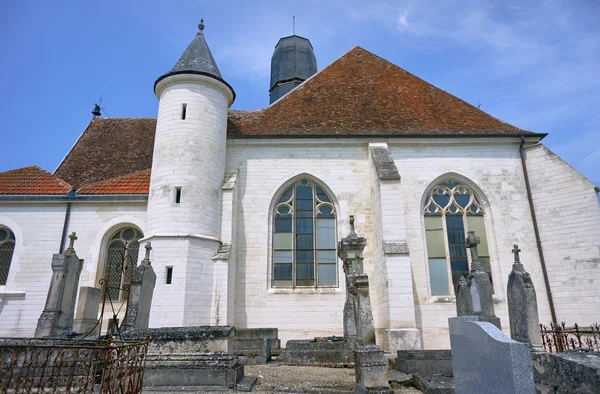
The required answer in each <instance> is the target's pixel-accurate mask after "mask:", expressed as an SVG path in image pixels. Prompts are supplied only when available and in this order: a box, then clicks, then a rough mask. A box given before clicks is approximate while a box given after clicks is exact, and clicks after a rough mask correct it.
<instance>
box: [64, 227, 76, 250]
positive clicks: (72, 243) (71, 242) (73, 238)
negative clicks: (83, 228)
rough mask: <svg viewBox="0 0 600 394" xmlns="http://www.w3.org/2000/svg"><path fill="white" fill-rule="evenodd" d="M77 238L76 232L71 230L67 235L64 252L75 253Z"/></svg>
mask: <svg viewBox="0 0 600 394" xmlns="http://www.w3.org/2000/svg"><path fill="white" fill-rule="evenodd" d="M76 240H77V233H75V231H73V232H72V233H71V235H69V247H68V248H67V250H65V254H73V253H75V248H74V246H75V241H76Z"/></svg>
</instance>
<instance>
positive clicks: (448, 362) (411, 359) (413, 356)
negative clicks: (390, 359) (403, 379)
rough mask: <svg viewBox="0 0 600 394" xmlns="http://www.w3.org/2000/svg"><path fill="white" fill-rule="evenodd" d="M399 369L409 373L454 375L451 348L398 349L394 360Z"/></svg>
mask: <svg viewBox="0 0 600 394" xmlns="http://www.w3.org/2000/svg"><path fill="white" fill-rule="evenodd" d="M394 365H395V368H396V369H397V370H398V371H401V372H404V373H409V374H414V373H417V374H421V375H445V376H452V353H451V352H450V350H398V357H397V358H396V360H395V361H394Z"/></svg>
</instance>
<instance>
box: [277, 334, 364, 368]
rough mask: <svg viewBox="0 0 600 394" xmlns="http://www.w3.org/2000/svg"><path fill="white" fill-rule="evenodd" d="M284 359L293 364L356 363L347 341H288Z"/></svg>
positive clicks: (332, 364)
mask: <svg viewBox="0 0 600 394" xmlns="http://www.w3.org/2000/svg"><path fill="white" fill-rule="evenodd" d="M282 361H283V362H284V363H286V364H292V365H323V366H325V365H327V366H344V365H350V364H353V363H354V354H353V352H352V350H351V348H350V347H349V346H348V344H347V342H346V341H337V342H313V341H310V340H291V341H287V344H286V348H285V351H284V352H283V354H282Z"/></svg>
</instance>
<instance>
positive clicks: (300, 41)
mask: <svg viewBox="0 0 600 394" xmlns="http://www.w3.org/2000/svg"><path fill="white" fill-rule="evenodd" d="M316 72H317V59H316V58H315V52H314V51H313V47H312V45H311V43H310V41H309V40H308V39H306V38H304V37H300V36H297V35H295V34H294V35H293V36H289V37H283V38H281V39H280V40H279V42H278V43H277V45H275V51H274V52H273V57H271V87H270V89H269V96H270V101H269V104H272V103H274V102H275V101H277V100H278V99H279V98H280V97H281V96H283V95H284V94H286V93H287V92H289V91H290V90H292V89H294V88H295V87H296V86H298V85H300V84H301V83H302V82H304V81H305V80H306V79H307V78H308V77H310V76H311V75H313V74H314V73H316Z"/></svg>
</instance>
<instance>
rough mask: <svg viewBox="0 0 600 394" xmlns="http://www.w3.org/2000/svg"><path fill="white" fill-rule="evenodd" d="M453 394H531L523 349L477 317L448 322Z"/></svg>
mask: <svg viewBox="0 0 600 394" xmlns="http://www.w3.org/2000/svg"><path fill="white" fill-rule="evenodd" d="M448 324H449V326H450V346H451V349H452V369H453V372H454V385H455V388H456V392H457V393H486V394H530V393H531V394H533V393H534V392H535V385H534V382H533V369H532V361H531V353H530V351H529V348H528V347H527V345H525V344H524V343H521V342H517V341H513V340H512V339H510V338H508V337H507V336H506V335H504V334H503V333H502V331H500V330H499V329H498V328H497V327H496V326H495V325H493V324H490V323H488V322H481V321H478V317H477V316H459V317H451V318H449V319H448Z"/></svg>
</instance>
